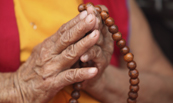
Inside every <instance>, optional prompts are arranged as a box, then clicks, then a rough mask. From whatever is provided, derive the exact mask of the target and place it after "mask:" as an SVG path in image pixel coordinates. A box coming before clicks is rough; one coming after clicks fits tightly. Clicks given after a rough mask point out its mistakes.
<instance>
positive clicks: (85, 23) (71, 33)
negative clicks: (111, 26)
mask: <svg viewBox="0 0 173 103" xmlns="http://www.w3.org/2000/svg"><path fill="white" fill-rule="evenodd" d="M94 25H95V16H94V15H93V14H89V15H88V16H87V17H86V18H85V19H84V20H82V21H80V22H78V23H77V24H76V25H75V26H74V27H72V28H71V29H69V30H66V31H65V32H64V33H63V34H62V36H61V37H60V38H59V39H58V40H57V42H56V45H55V52H56V53H60V52H61V51H62V50H64V49H65V48H67V47H68V46H69V45H70V44H73V43H75V42H76V41H78V40H79V39H81V38H82V37H83V36H84V35H85V34H86V33H87V32H89V31H90V30H91V29H92V28H93V27H94Z"/></svg>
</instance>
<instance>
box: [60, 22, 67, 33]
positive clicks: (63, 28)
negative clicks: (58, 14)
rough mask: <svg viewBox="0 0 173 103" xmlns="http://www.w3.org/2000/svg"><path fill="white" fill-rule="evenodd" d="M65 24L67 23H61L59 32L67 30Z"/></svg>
mask: <svg viewBox="0 0 173 103" xmlns="http://www.w3.org/2000/svg"><path fill="white" fill-rule="evenodd" d="M66 25H67V24H63V25H62V26H61V27H60V28H59V30H60V33H63V32H65V31H66V30H67V27H66Z"/></svg>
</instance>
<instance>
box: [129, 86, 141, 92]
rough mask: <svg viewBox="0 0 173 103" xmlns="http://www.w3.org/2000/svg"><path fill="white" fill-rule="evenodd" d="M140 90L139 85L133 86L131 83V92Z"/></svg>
mask: <svg viewBox="0 0 173 103" xmlns="http://www.w3.org/2000/svg"><path fill="white" fill-rule="evenodd" d="M138 90H139V86H138V85H136V86H133V85H130V91H131V92H135V93H136V92H138Z"/></svg>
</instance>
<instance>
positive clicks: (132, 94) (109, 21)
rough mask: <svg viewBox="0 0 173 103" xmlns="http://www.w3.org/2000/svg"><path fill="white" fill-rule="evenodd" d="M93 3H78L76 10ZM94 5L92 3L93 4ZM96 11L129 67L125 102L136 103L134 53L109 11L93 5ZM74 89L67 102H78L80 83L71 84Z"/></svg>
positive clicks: (82, 9) (136, 83) (84, 8)
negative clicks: (131, 51)
mask: <svg viewBox="0 0 173 103" xmlns="http://www.w3.org/2000/svg"><path fill="white" fill-rule="evenodd" d="M90 5H93V3H91V2H89V3H87V4H80V5H79V6H78V11H79V12H82V11H84V10H86V9H87V7H88V6H90ZM93 6H94V5H93ZM94 7H95V9H96V10H97V12H98V13H100V15H101V18H102V20H103V21H104V23H105V24H106V25H107V26H108V30H109V32H110V33H112V38H113V40H114V41H116V45H117V46H118V47H119V48H120V52H121V53H122V54H123V55H124V61H126V62H127V67H128V68H129V76H130V81H129V82H130V88H129V89H130V91H129V93H128V99H127V103H136V98H137V97H138V93H137V92H138V90H139V86H138V84H139V78H138V76H139V72H138V70H136V62H135V61H134V60H133V58H134V55H133V54H132V53H130V49H129V47H128V46H126V41H125V40H124V39H122V34H121V33H120V32H118V27H117V26H116V25H115V24H114V23H115V22H114V19H113V18H112V17H109V13H108V12H107V11H105V10H102V9H101V7H100V6H94ZM80 66H81V67H87V64H86V63H80ZM73 88H74V91H73V92H72V93H71V96H72V98H71V99H70V101H69V103H78V100H77V99H79V97H80V90H81V88H82V85H81V83H75V84H74V85H73Z"/></svg>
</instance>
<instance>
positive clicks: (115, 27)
mask: <svg viewBox="0 0 173 103" xmlns="http://www.w3.org/2000/svg"><path fill="white" fill-rule="evenodd" d="M109 32H110V33H112V34H114V33H117V32H118V27H117V26H116V25H112V26H110V27H109Z"/></svg>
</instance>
